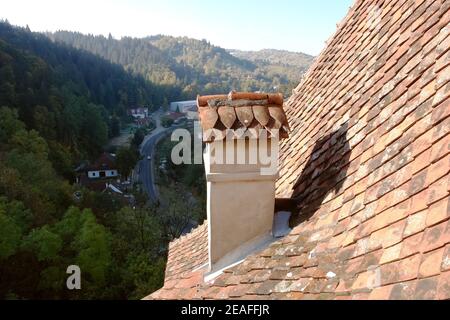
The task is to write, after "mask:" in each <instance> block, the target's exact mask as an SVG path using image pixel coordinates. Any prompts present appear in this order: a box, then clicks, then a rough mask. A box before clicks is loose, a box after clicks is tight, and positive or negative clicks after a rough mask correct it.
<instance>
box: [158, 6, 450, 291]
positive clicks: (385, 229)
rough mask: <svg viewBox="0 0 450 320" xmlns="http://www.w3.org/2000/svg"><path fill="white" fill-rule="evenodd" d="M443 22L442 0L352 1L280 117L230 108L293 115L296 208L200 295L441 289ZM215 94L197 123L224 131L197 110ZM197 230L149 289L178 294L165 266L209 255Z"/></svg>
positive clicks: (448, 83)
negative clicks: (276, 236) (287, 229)
mask: <svg viewBox="0 0 450 320" xmlns="http://www.w3.org/2000/svg"><path fill="white" fill-rule="evenodd" d="M449 24H450V2H449V1H444V0H419V1H414V0H394V1H375V0H366V1H362V0H357V1H356V2H355V4H354V5H353V7H352V8H351V9H350V11H349V13H348V15H347V17H346V18H345V19H344V21H343V22H342V23H341V24H340V25H339V28H338V30H337V31H336V33H335V34H334V35H333V37H331V38H330V40H329V41H328V42H327V46H326V48H325V49H324V50H323V52H322V53H321V54H320V56H319V57H318V58H317V59H316V60H315V62H314V64H313V66H312V67H311V68H310V69H309V71H308V72H307V74H306V75H305V76H304V77H303V79H302V81H301V83H300V84H299V86H298V87H297V88H296V89H295V90H294V91H293V95H292V96H291V98H290V99H289V101H288V102H287V103H286V104H285V106H284V110H285V114H284V113H283V112H281V113H280V115H277V114H275V113H277V112H279V111H281V110H282V109H273V110H272V112H271V110H270V108H268V107H266V106H261V105H259V106H252V107H251V108H252V112H253V115H251V114H250V110H249V107H248V106H247V109H242V110H239V111H236V110H237V109H236V108H237V107H234V112H235V113H236V119H234V118H233V116H232V115H231V116H230V120H229V123H226V124H227V125H228V127H231V128H236V127H237V125H239V126H244V127H251V126H253V125H260V126H262V127H267V126H269V127H271V128H272V127H273V128H275V127H277V126H279V125H280V123H283V122H284V121H285V120H284V119H285V118H284V117H285V116H287V118H288V119H289V126H290V128H292V131H291V132H290V135H289V138H288V139H285V140H283V141H282V142H281V153H280V164H281V169H280V179H279V180H278V181H277V186H276V190H277V196H278V197H282V198H291V199H292V200H294V201H296V203H297V207H298V208H297V209H298V211H299V215H298V216H297V217H294V218H295V219H294V220H295V221H293V222H295V223H296V226H294V228H293V229H292V232H291V233H290V235H288V236H287V237H285V238H284V239H280V240H279V241H277V242H275V243H273V244H272V245H271V246H270V247H269V248H267V249H265V250H263V251H262V252H259V253H255V254H253V255H251V256H250V257H247V259H245V260H244V261H243V262H242V263H241V264H239V265H237V266H235V267H233V268H230V269H229V270H226V271H225V273H224V274H222V275H221V276H219V277H218V278H217V279H216V280H215V281H214V282H212V283H204V282H203V281H202V279H200V280H199V281H200V283H201V284H200V285H199V286H198V287H197V289H198V292H197V296H198V297H200V298H219V299H222V298H239V299H245V298H255V299H256V298H264V299H449V298H450V284H449V281H450V262H449V261H450V258H449V252H450V250H449V246H450V213H449V212H450V209H449V208H450V204H449V201H448V199H449V188H450V185H449V178H450V175H449V168H450V166H449V161H450V158H449V154H450V129H449V128H450V117H449V115H450V114H449V110H450V77H449V70H450V69H449V67H450V27H449ZM237 96H238V97H239V98H245V99H248V98H252V99H261V98H264V97H262V96H257V95H250V96H246V95H244V94H243V95H237ZM274 97H275V96H274ZM211 99H212V100H213V99H222V100H223V99H228V98H227V96H218V97H206V98H205V97H203V98H202V97H200V98H199V105H200V106H201V107H200V108H199V109H202V110H203V111H201V112H203V116H201V118H202V125H204V128H206V127H207V128H209V127H211V128H219V129H220V130H223V129H224V128H225V127H226V126H225V123H222V120H221V119H222V117H221V116H220V117H219V114H218V113H217V112H215V110H213V111H208V110H210V109H209V108H208V107H204V106H206V105H207V104H208V100H211ZM269 100H270V99H269ZM271 102H274V101H271ZM281 103H282V102H281ZM202 106H203V107H202ZM240 108H242V107H240ZM274 110H275V111H274ZM208 112H211V115H208ZM228 112H229V113H231V114H232V113H233V112H232V111H231V109H230V111H227V110H226V112H225V113H228ZM225 116H226V115H224V119H225ZM252 116H253V118H254V119H253V121H252V122H251V119H252ZM219 118H220V119H219ZM233 119H234V123H233V124H231V122H232V120H233ZM246 120H247V122H246ZM226 121H227V120H225V122H226ZM277 121H278V122H277ZM248 122H251V125H249V126H245V125H246V124H247V123H248ZM203 228H204V232H203V233H198V234H196V235H192V236H188V237H187V238H184V239H182V240H179V241H177V242H176V243H175V244H174V245H172V246H171V249H170V250H171V252H172V251H173V252H174V253H172V255H169V262H168V266H167V268H168V271H167V272H168V273H169V277H168V279H169V280H168V279H166V284H165V287H164V288H163V289H161V290H160V291H158V292H157V293H156V294H154V297H155V298H170V297H172V298H183V297H184V296H183V295H182V293H181V292H180V291H176V289H175V291H172V289H170V287H171V286H172V283H171V282H169V281H170V279H177V278H179V277H180V273H179V271H178V274H174V273H172V274H171V273H170V272H171V271H170V270H172V269H174V267H175V266H176V265H177V264H178V265H180V263H181V262H180V261H183V263H182V264H181V266H179V267H178V269H177V270H180V271H183V272H188V271H189V270H188V269H189V268H188V266H190V265H191V264H194V262H193V259H191V256H190V252H191V251H190V250H192V248H190V247H189V246H199V245H200V243H201V242H204V243H205V245H204V247H203V248H205V249H202V250H205V252H206V250H207V248H206V243H207V234H206V227H203ZM175 256H176V257H177V258H175ZM176 261H178V262H176ZM198 261H199V262H197V263H195V265H197V266H200V265H202V264H204V263H206V262H207V255H206V254H204V255H202V259H199V260H198ZM175 262H176V263H175ZM188 274H189V272H188ZM182 279H183V278H182ZM197 279H198V278H197ZM189 286H192V283H189ZM161 292H162V293H161Z"/></svg>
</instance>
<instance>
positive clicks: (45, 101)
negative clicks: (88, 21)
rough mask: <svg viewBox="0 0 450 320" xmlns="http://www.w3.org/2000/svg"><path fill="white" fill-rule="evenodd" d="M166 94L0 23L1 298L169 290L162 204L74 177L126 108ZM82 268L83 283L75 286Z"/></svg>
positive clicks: (92, 59) (101, 295)
mask: <svg viewBox="0 0 450 320" xmlns="http://www.w3.org/2000/svg"><path fill="white" fill-rule="evenodd" d="M163 97H164V88H161V87H160V86H155V85H153V84H151V83H149V82H148V81H146V80H144V79H143V78H142V77H137V76H133V75H131V74H129V73H128V72H126V71H124V70H123V67H122V66H119V65H114V64H111V63H110V62H108V61H106V60H104V59H102V58H100V57H97V56H95V55H93V54H91V53H87V52H84V51H80V50H77V49H74V48H71V47H68V46H66V45H62V44H55V43H53V42H51V41H50V40H49V39H48V38H47V37H45V36H44V35H42V34H38V33H32V32H30V31H29V30H27V29H26V28H17V27H13V26H11V25H9V24H8V23H0V299H126V298H129V299H131V298H134V299H137V298H141V297H143V296H144V295H145V294H148V292H152V291H154V290H156V289H157V288H159V287H161V284H162V282H163V275H164V265H165V263H164V257H163V255H162V254H161V250H162V249H164V247H165V245H166V243H167V240H166V237H165V234H166V233H163V232H162V231H161V230H162V224H161V223H160V222H159V220H157V219H156V218H155V216H154V215H152V214H151V212H153V211H150V210H156V209H155V208H150V209H148V208H147V207H145V206H144V204H145V200H144V201H143V202H142V203H141V204H139V202H138V203H137V205H136V206H135V207H134V208H131V207H129V206H126V205H124V204H123V203H122V202H121V201H120V200H118V199H117V198H115V197H113V196H112V195H109V194H108V193H103V192H94V191H89V190H87V189H81V191H80V188H79V186H72V185H71V182H72V181H73V180H71V179H70V178H71V175H72V174H73V169H74V165H75V164H77V160H79V159H86V158H91V157H95V155H96V154H98V153H100V152H102V148H103V146H104V144H105V142H106V141H107V139H108V135H109V134H110V133H111V131H114V128H116V129H117V126H114V123H116V124H117V121H118V117H120V116H121V115H123V114H124V112H125V109H126V108H127V107H128V106H130V105H134V104H135V103H138V104H151V103H153V104H154V105H160V103H161V101H162V99H163ZM75 191H77V192H81V193H80V194H81V197H80V198H78V199H75V198H74V197H73V194H74V192H75ZM144 199H145V198H144ZM139 233H141V234H142V236H140V237H138V236H136V235H137V234H139ZM74 264H75V265H78V266H80V268H81V270H82V275H83V276H82V288H83V289H82V290H74V291H70V290H67V287H66V279H67V276H68V275H67V274H66V270H67V267H68V266H69V265H74Z"/></svg>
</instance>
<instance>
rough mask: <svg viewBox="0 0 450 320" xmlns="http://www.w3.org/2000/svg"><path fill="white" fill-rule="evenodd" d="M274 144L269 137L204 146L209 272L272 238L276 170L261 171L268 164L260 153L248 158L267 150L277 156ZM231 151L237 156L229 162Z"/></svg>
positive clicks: (223, 141)
mask: <svg viewBox="0 0 450 320" xmlns="http://www.w3.org/2000/svg"><path fill="white" fill-rule="evenodd" d="M276 146H278V142H277V143H276ZM259 148H263V149H264V150H260V149H259ZM270 148H271V143H270V140H269V142H268V143H267V142H265V141H264V143H260V141H259V140H252V139H250V140H221V141H214V142H211V143H207V145H206V149H205V153H204V158H205V159H204V160H205V170H206V180H207V194H208V199H207V214H208V228H209V230H208V235H209V267H210V271H211V272H214V271H217V270H218V269H220V268H222V267H224V266H227V265H229V264H232V263H234V262H237V261H235V260H237V259H240V258H241V257H242V256H245V255H247V254H248V253H251V251H252V249H254V248H256V247H257V246H258V245H259V244H260V243H261V242H264V241H265V239H267V238H269V237H270V238H272V235H271V232H272V226H273V219H274V207H275V181H276V179H277V178H278V172H274V173H273V174H270V175H268V174H262V173H261V172H262V170H261V169H262V168H264V167H268V166H267V165H264V164H262V163H261V161H259V160H260V157H259V156H258V157H257V159H256V160H257V161H256V162H254V163H249V162H250V161H249V159H255V157H254V155H255V154H256V155H259V154H260V153H264V152H265V154H266V155H273V157H272V158H274V159H277V158H278V149H276V151H274V150H271V149H270ZM217 150H223V152H217ZM255 152H256V153H255ZM274 152H275V153H276V154H273V153H274ZM243 154H245V155H246V157H245V159H246V161H245V163H242V162H241V163H240V164H238V163H237V158H238V155H240V156H241V158H240V159H241V161H242V159H243V158H242V155H243ZM250 154H252V157H250ZM227 156H228V160H229V159H230V158H231V159H233V158H234V160H235V161H232V162H233V163H229V164H225V163H224V162H225V159H226V157H227ZM220 160H222V161H220ZM242 258H243V257H242Z"/></svg>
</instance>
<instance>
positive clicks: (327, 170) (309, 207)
mask: <svg viewBox="0 0 450 320" xmlns="http://www.w3.org/2000/svg"><path fill="white" fill-rule="evenodd" d="M347 129H348V122H345V123H344V124H342V125H341V127H340V128H339V129H338V130H335V131H333V132H331V133H329V134H327V135H325V136H323V137H321V138H320V139H319V140H317V141H316V143H315V145H314V149H313V151H312V153H311V154H310V156H309V159H308V162H307V163H306V165H305V166H304V169H303V171H302V173H301V175H300V177H299V178H298V179H297V182H296V183H295V184H294V187H293V193H292V198H291V200H293V201H294V202H295V204H296V208H297V210H296V214H294V215H293V216H292V218H291V222H290V224H291V226H292V227H294V226H296V225H298V224H300V223H302V222H304V221H307V220H309V219H310V218H311V217H312V216H313V215H314V214H315V213H316V212H317V210H318V209H319V208H320V207H321V205H322V203H323V202H324V200H325V198H326V197H327V196H328V195H329V194H330V192H333V193H334V194H338V193H339V192H340V191H342V190H341V189H342V186H343V184H344V182H345V180H346V178H347V169H348V167H349V159H350V154H351V152H350V151H351V150H350V144H349V143H348V141H347Z"/></svg>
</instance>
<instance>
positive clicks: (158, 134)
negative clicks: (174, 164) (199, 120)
mask: <svg viewBox="0 0 450 320" xmlns="http://www.w3.org/2000/svg"><path fill="white" fill-rule="evenodd" d="M160 115H161V112H156V113H154V114H153V116H154V118H155V120H156V129H155V130H153V132H152V133H151V134H150V135H148V136H146V137H145V139H144V142H142V145H141V155H142V160H141V161H139V162H138V164H137V166H136V169H135V171H136V172H137V176H138V181H140V182H141V183H142V186H143V187H144V190H145V192H147V195H148V197H149V200H150V201H152V202H156V201H157V200H158V198H159V193H158V188H157V187H156V185H155V179H154V175H155V161H154V159H155V149H156V145H157V144H158V142H159V141H161V139H162V138H164V137H165V136H166V135H168V134H170V132H172V131H173V130H175V129H177V128H179V126H174V127H169V128H164V127H163V126H162V125H161V121H160ZM148 156H150V160H148V159H147V157H148Z"/></svg>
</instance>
